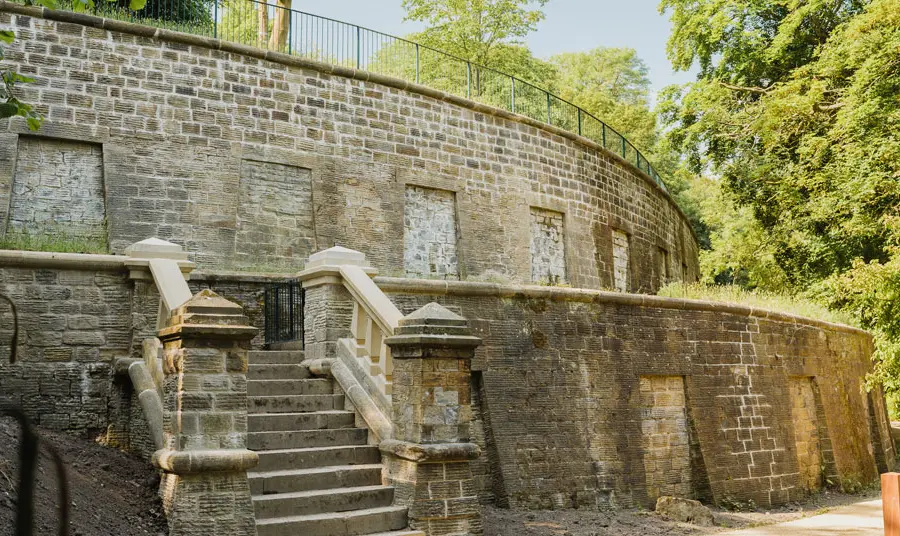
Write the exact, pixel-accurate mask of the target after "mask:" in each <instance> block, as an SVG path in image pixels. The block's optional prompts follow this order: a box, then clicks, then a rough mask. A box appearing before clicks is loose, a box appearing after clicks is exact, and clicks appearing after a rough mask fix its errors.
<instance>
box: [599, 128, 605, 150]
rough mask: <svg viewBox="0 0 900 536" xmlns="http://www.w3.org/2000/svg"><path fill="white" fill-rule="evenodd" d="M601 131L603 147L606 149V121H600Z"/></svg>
mask: <svg viewBox="0 0 900 536" xmlns="http://www.w3.org/2000/svg"><path fill="white" fill-rule="evenodd" d="M600 127H601V131H602V132H603V148H604V149H606V123H602V122H601V123H600Z"/></svg>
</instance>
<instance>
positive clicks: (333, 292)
mask: <svg viewBox="0 0 900 536" xmlns="http://www.w3.org/2000/svg"><path fill="white" fill-rule="evenodd" d="M341 266H358V267H360V268H362V269H363V271H365V272H366V273H367V274H369V275H370V276H374V275H375V274H376V273H378V272H377V271H376V270H375V269H374V268H372V267H371V266H369V263H368V261H366V256H365V254H363V253H360V252H359V251H355V250H352V249H347V248H342V247H340V246H335V247H333V248H328V249H326V250H324V251H320V252H318V253H313V254H312V255H310V256H309V260H308V261H307V263H306V266H305V268H304V269H303V271H302V272H300V274H298V276H297V277H298V279H299V280H300V281H301V282H302V283H303V288H304V289H305V291H306V302H305V304H306V306H305V309H304V312H303V315H304V319H303V327H304V347H305V358H306V359H324V358H333V357H335V353H336V352H335V348H336V346H337V341H338V339H341V338H344V337H350V322H351V319H352V317H353V297H352V296H351V295H350V293H349V292H348V291H347V289H346V288H344V282H343V279H342V276H341Z"/></svg>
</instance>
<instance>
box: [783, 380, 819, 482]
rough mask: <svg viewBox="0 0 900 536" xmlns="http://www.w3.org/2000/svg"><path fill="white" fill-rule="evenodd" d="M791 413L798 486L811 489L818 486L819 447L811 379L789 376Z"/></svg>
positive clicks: (814, 398)
mask: <svg viewBox="0 0 900 536" xmlns="http://www.w3.org/2000/svg"><path fill="white" fill-rule="evenodd" d="M789 387H790V392H791V416H792V418H793V423H794V445H795V447H796V449H797V466H798V468H799V469H800V482H799V483H800V486H801V487H803V488H805V489H807V490H809V491H815V490H818V489H820V488H821V487H822V467H823V465H824V464H823V461H822V447H821V444H820V440H819V431H818V426H817V420H818V419H817V415H816V396H815V390H814V389H813V379H812V378H791V379H790V383H789Z"/></svg>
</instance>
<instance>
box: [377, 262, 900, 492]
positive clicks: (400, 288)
mask: <svg viewBox="0 0 900 536" xmlns="http://www.w3.org/2000/svg"><path fill="white" fill-rule="evenodd" d="M376 283H378V285H379V286H380V287H381V288H382V290H384V291H385V292H386V293H387V294H388V296H390V298H391V300H392V301H393V302H394V303H395V304H397V306H398V307H399V308H400V309H401V311H402V312H403V313H404V314H408V313H410V312H412V311H414V310H416V309H418V308H419V307H421V306H423V305H425V304H427V303H429V302H431V301H436V302H438V303H440V304H441V305H443V306H445V307H448V308H449V309H451V310H453V311H455V312H457V313H458V314H461V315H463V316H464V317H466V318H467V319H468V320H469V322H470V325H471V326H472V328H473V331H474V334H476V335H478V336H479V337H482V338H483V344H482V346H480V347H479V348H478V350H477V352H476V357H475V360H474V361H473V363H472V370H473V379H474V381H475V383H476V385H475V387H476V390H475V391H476V394H477V396H476V400H475V401H474V402H475V404H476V406H477V411H476V414H477V417H478V422H477V423H476V424H477V425H476V427H475V430H474V431H473V436H474V437H475V438H476V439H477V441H478V442H479V443H480V444H481V446H482V447H483V450H484V452H485V453H486V456H485V457H483V458H482V459H481V460H480V461H479V463H480V477H479V478H480V491H481V494H482V497H483V499H484V500H485V501H487V502H494V503H497V504H501V505H512V506H518V507H530V508H571V507H595V506H603V505H620V506H621V505H638V504H644V505H647V506H652V505H653V504H654V503H655V500H656V498H657V497H659V496H660V495H677V496H682V497H689V498H695V499H701V500H703V501H704V502H715V503H717V504H723V505H732V506H736V505H744V506H750V505H755V506H757V507H767V506H769V505H774V504H783V503H786V502H790V501H794V500H797V499H799V498H801V497H802V496H804V495H806V494H808V493H810V492H812V491H816V490H818V489H821V488H823V487H824V486H827V485H834V486H846V487H849V488H855V487H858V486H859V485H860V484H868V483H870V482H873V481H875V480H876V479H877V476H878V474H879V473H880V472H885V471H888V470H893V466H894V446H893V443H892V440H891V437H890V426H889V422H888V419H887V411H886V408H885V404H884V398H883V395H882V393H881V392H880V391H878V390H875V391H873V392H870V393H866V392H865V390H864V389H863V384H864V381H865V375H866V373H867V372H869V371H871V367H872V365H871V357H870V356H871V354H872V340H871V337H870V336H869V334H867V333H865V332H864V331H861V330H857V329H854V328H849V327H846V326H840V325H836V324H829V323H825V322H818V321H815V320H810V319H804V318H799V317H794V316H790V315H785V314H778V313H772V312H767V311H760V310H752V309H750V308H747V307H740V306H733V305H728V304H722V303H710V302H699V301H692V300H679V299H671V298H659V297H654V296H636V295H621V294H615V293H608V292H597V291H587V290H577V289H542V288H539V287H516V286H503V285H491V284H477V283H466V282H441V281H411V280H408V279H396V278H376Z"/></svg>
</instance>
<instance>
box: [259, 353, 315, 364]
mask: <svg viewBox="0 0 900 536" xmlns="http://www.w3.org/2000/svg"><path fill="white" fill-rule="evenodd" d="M249 359H250V364H251V365H262V364H296V363H300V362H301V361H303V351H302V350H250V356H249Z"/></svg>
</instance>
